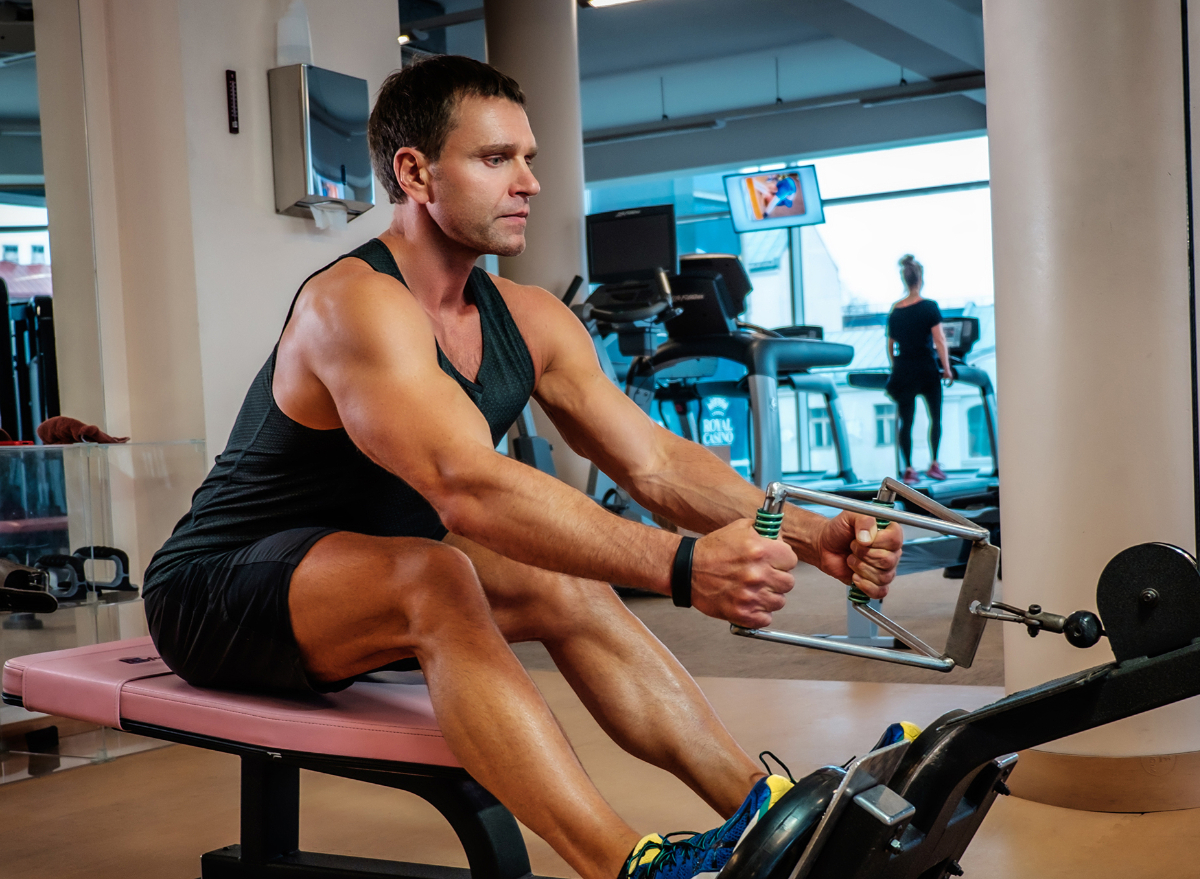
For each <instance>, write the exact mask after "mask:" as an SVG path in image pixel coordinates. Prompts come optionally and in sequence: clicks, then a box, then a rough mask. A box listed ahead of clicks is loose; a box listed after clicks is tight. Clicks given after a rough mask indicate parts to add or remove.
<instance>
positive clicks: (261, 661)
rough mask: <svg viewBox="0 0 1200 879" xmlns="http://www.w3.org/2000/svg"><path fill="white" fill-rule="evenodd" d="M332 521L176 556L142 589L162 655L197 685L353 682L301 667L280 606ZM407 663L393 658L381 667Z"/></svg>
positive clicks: (308, 686) (333, 686)
mask: <svg viewBox="0 0 1200 879" xmlns="http://www.w3.org/2000/svg"><path fill="white" fill-rule="evenodd" d="M334 532H335V529H333V528H294V529H291V530H289V531H282V532H280V533H279V534H274V535H272V536H270V537H267V538H264V539H262V540H260V541H258V542H257V543H252V544H250V545H249V546H247V547H243V548H242V549H238V550H234V551H232V552H222V553H217V554H214V555H212V556H208V557H204V558H200V559H197V560H194V561H190V562H184V563H182V564H180V565H179V566H177V567H176V568H174V569H173V570H171V571H169V572H168V573H167V574H166V575H164V576H163V578H162V579H161V581H160V582H158V583H155V584H154V587H153V588H152V589H151V590H150V592H149V593H148V594H147V595H146V599H145V604H146V619H147V620H148V621H149V624H150V634H151V635H152V636H153V638H154V644H155V646H156V647H157V648H158V652H159V655H160V656H161V657H162V658H163V661H164V662H166V664H167V665H168V666H169V667H170V668H171V670H172V671H174V672H175V673H176V674H177V675H179V676H180V677H181V678H183V679H184V680H185V681H187V682H188V683H189V684H192V685H194V686H197V687H216V688H220V689H229V690H259V691H264V690H265V691H272V690H273V691H279V690H285V691H287V690H290V691H293V692H296V691H299V692H305V693H312V692H314V691H315V692H318V693H331V692H335V691H337V690H343V689H345V688H346V687H348V686H350V684H352V683H353V682H354V681H353V679H351V680H345V681H337V682H334V683H326V682H324V681H316V680H313V679H312V678H310V677H309V676H308V674H307V673H306V672H305V671H304V664H303V662H302V661H301V659H300V649H299V647H298V646H297V644H296V637H295V635H294V633H293V632H292V621H291V615H290V613H289V612H288V587H289V586H290V584H291V580H292V572H293V571H294V570H295V569H296V566H297V565H298V564H300V560H301V559H303V558H304V556H305V554H306V553H307V552H308V551H309V550H310V549H312V547H313V545H314V544H315V543H316V542H317V541H318V540H320V539H321V538H322V537H325V536H326V535H328V534H333V533H334ZM400 666H403V667H405V668H415V667H416V664H415V661H411V660H408V661H403V660H402V661H401V663H396V664H394V665H392V666H388V668H397V667H400Z"/></svg>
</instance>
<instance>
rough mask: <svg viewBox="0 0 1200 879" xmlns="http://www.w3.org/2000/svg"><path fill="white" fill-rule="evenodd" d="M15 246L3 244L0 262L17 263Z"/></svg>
mask: <svg viewBox="0 0 1200 879" xmlns="http://www.w3.org/2000/svg"><path fill="white" fill-rule="evenodd" d="M17 261H18V259H17V245H15V244H5V245H4V250H3V252H2V253H0V262H17Z"/></svg>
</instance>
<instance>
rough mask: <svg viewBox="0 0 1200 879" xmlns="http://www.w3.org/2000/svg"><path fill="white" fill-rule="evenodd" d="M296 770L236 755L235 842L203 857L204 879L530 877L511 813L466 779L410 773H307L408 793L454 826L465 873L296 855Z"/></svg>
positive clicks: (334, 769)
mask: <svg viewBox="0 0 1200 879" xmlns="http://www.w3.org/2000/svg"><path fill="white" fill-rule="evenodd" d="M300 768H301V767H300V765H298V764H297V763H295V762H292V761H289V760H286V759H274V758H271V757H269V756H266V755H263V754H243V755H242V827H241V835H242V839H241V845H230V846H226V847H225V848H222V849H217V850H216V851H211V852H208V853H207V854H206V855H204V856H203V857H202V858H201V859H200V863H201V873H202V879H250V877H263V879H273V877H280V879H376V877H385V876H388V877H397V876H404V877H409V879H531V877H530V869H529V856H528V853H527V852H526V850H525V841H524V839H522V837H521V831H520V828H519V827H518V825H517V822H516V819H515V818H513V816H512V814H511V813H510V812H509V811H508V810H507V809H505V808H504V806H502V805H501V804H500V803H499V802H498V801H497V800H496V798H495V797H493V796H492V795H491V794H490V793H488V792H487V791H486V790H485V789H484V788H483V787H482V786H481V785H480V784H479V783H478V782H476V781H474V780H473V779H471V778H469V777H465V776H464V777H460V778H447V777H445V776H426V775H415V774H414V775H410V774H406V773H396V772H389V771H380V770H375V769H366V768H361V767H349V766H332V765H328V764H327V765H311V766H309V767H308V768H312V769H315V770H316V771H320V772H326V773H328V774H330V775H339V776H343V777H346V778H356V779H359V780H362V781H369V782H373V783H375V784H384V785H386V786H388V787H394V788H398V789H400V790H407V791H410V792H412V793H415V794H416V795H417V796H419V797H421V798H422V799H424V800H426V801H427V802H429V803H430V804H431V805H433V806H434V808H436V809H437V810H438V811H439V812H440V813H441V814H442V816H443V817H445V818H446V820H447V821H448V822H449V823H450V826H451V827H453V828H454V832H455V833H456V834H457V835H458V838H459V841H460V842H461V843H462V846H463V849H464V851H465V852H466V855H467V862H468V863H469V864H470V869H469V870H464V869H462V868H459V867H442V866H436V865H431V864H410V863H403V862H399V861H382V860H375V859H370V858H354V857H348V856H344V855H331V854H324V853H319V852H303V851H300V850H299V848H300Z"/></svg>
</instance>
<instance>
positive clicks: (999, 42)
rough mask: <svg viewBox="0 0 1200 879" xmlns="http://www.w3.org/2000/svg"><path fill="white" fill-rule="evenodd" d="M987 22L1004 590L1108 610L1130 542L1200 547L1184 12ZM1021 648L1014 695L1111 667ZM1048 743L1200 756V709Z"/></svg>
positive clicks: (1031, 645) (1010, 656)
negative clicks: (1104, 589) (1119, 561)
mask: <svg viewBox="0 0 1200 879" xmlns="http://www.w3.org/2000/svg"><path fill="white" fill-rule="evenodd" d="M984 24H985V36H986V45H987V77H988V133H989V136H990V141H991V180H992V212H993V236H994V254H995V273H996V336H997V367H998V386H999V407H1000V449H1001V462H1000V463H1001V473H1002V475H1003V480H1002V488H1003V507H1002V516H1003V528H1004V599H1005V601H1007V602H1009V603H1012V604H1017V605H1027V604H1030V603H1037V604H1041V605H1043V606H1044V607H1045V608H1046V609H1047V610H1052V611H1054V612H1056V613H1070V612H1071V611H1074V610H1077V609H1081V608H1087V609H1092V610H1095V589H1096V582H1097V579H1098V577H1099V575H1100V572H1101V570H1102V569H1103V567H1104V565H1105V564H1106V563H1107V562H1108V560H1109V559H1110V558H1111V557H1112V556H1113V555H1115V554H1116V553H1117V552H1119V551H1120V550H1122V549H1125V548H1126V547H1128V546H1131V545H1134V544H1137V543H1142V542H1146V541H1165V542H1168V543H1174V544H1177V545H1179V546H1181V547H1184V548H1185V549H1187V550H1188V551H1190V552H1195V549H1196V547H1195V535H1196V523H1195V521H1194V509H1195V490H1196V489H1195V486H1196V474H1195V473H1194V467H1193V464H1194V462H1193V445H1192V429H1193V419H1194V417H1195V416H1194V405H1193V404H1194V401H1193V399H1192V387H1191V357H1192V354H1191V334H1190V327H1189V321H1190V318H1189V276H1188V262H1187V259H1188V255H1187V246H1188V239H1187V234H1188V226H1187V224H1188V216H1187V190H1186V166H1185V141H1184V125H1185V114H1184V100H1183V62H1182V59H1183V54H1182V35H1181V16H1180V4H1179V2H1178V0H1056V2H1053V3H1046V2H1044V0H986V2H985V8H984ZM1196 60H1197V59H1193V64H1195V63H1196ZM1004 648H1005V678H1006V684H1007V687H1008V689H1009V690H1010V691H1012V690H1018V689H1023V688H1025V687H1028V686H1031V685H1033V684H1036V683H1040V682H1043V681H1047V680H1050V679H1052V678H1055V677H1058V676H1061V675H1065V674H1067V673H1069V672H1072V671H1075V670H1078V669H1082V668H1086V667H1088V666H1092V665H1097V664H1100V663H1101V662H1104V661H1107V660H1109V659H1110V658H1111V654H1110V653H1109V652H1108V650H1107V647H1106V642H1101V645H1100V646H1097V647H1095V648H1092V649H1091V650H1086V651H1085V650H1076V649H1074V648H1072V647H1070V646H1068V645H1067V644H1066V642H1065V641H1064V640H1063V639H1062V638H1061V637H1055V636H1042V637H1040V638H1037V639H1036V640H1035V639H1031V638H1029V637H1028V636H1027V635H1026V633H1025V631H1024V629H1022V628H1020V627H1016V626H1013V627H1010V628H1008V629H1007V631H1006V632H1005V642H1004ZM1044 750H1045V751H1047V752H1051V753H1054V754H1075V755H1090V756H1095V757H1108V758H1130V757H1141V756H1143V755H1165V754H1175V755H1179V754H1184V753H1185V752H1195V751H1200V702H1197V700H1190V701H1188V702H1185V703H1181V704H1177V705H1173V706H1168V707H1167V708H1164V709H1160V710H1158V711H1155V712H1152V713H1150V714H1146V715H1142V716H1140V717H1136V718H1131V719H1129V720H1127V721H1125V722H1122V723H1119V724H1112V725H1109V726H1107V727H1102V728H1100V729H1097V730H1094V731H1091V732H1088V733H1084V734H1081V735H1078V736H1074V737H1071V738H1069V739H1064V740H1061V741H1058V742H1053V743H1050V744H1048V745H1046V746H1045V748H1044ZM1019 772H1020V769H1018V773H1019ZM1151 774H1154V773H1151ZM1162 780H1163V782H1164V783H1166V782H1167V781H1168V780H1169V778H1168V777H1166V776H1164V778H1163V779H1162ZM1103 781H1104V779H1102V778H1099V779H1097V783H1098V784H1103ZM1193 805H1195V803H1193Z"/></svg>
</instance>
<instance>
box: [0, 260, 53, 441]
mask: <svg viewBox="0 0 1200 879" xmlns="http://www.w3.org/2000/svg"><path fill="white" fill-rule="evenodd" d="M0 347H2V348H3V351H2V352H0V428H3V429H4V431H5V432H6V433H7V434H8V435H9V436H10V437H12V439H14V440H24V441H26V442H33V441H35V440H36V439H37V426H38V425H39V424H41V423H42V422H43V421H45V420H46V419H47V418H53V417H54V416H55V415H59V414H61V413H60V412H59V400H58V365H57V355H56V353H55V347H54V300H53V299H52V298H51V297H49V296H34V297H32V298H30V299H18V300H10V299H9V296H8V288H7V286H6V285H5V284H4V282H3V280H0Z"/></svg>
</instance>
